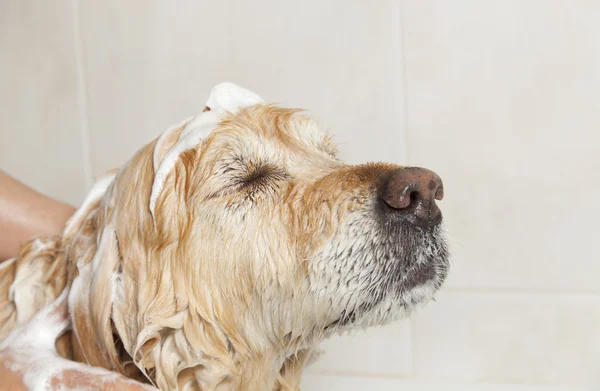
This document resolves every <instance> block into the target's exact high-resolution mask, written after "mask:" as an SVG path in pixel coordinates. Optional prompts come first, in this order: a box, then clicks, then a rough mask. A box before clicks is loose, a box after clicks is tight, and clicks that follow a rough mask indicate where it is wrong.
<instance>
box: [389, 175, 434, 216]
mask: <svg viewBox="0 0 600 391" xmlns="http://www.w3.org/2000/svg"><path fill="white" fill-rule="evenodd" d="M443 197H444V186H443V184H442V179H441V178H440V177H439V176H438V175H437V174H436V173H435V172H433V171H430V170H427V169H425V168H420V167H407V168H401V169H399V170H396V171H393V172H392V173H391V175H390V176H389V177H388V178H387V179H386V180H385V181H384V183H383V188H382V193H381V199H382V201H383V202H384V203H385V205H387V207H388V208H387V209H388V211H390V212H398V213H402V214H404V215H406V216H407V217H408V220H409V221H411V222H413V223H415V224H420V225H431V224H436V223H438V222H439V221H440V220H441V216H442V213H441V211H440V208H439V207H438V206H437V204H436V203H435V200H441V199H442V198H443Z"/></svg>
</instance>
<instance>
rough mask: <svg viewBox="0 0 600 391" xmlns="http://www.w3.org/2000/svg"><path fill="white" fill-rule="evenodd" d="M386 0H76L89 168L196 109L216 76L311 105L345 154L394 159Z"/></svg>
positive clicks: (392, 58)
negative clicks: (290, 0)
mask: <svg viewBox="0 0 600 391" xmlns="http://www.w3.org/2000/svg"><path fill="white" fill-rule="evenodd" d="M396 4H397V3H394V2H393V1H392V0H386V1H381V2H376V3H372V4H370V5H369V6H365V3H364V2H362V1H350V2H347V1H335V2H332V3H328V4H323V3H322V2H319V1H316V0H311V1H308V2H303V3H302V5H301V6H297V7H290V6H289V4H284V3H281V2H277V1H266V2H259V3H252V4H250V3H247V2H242V1H237V0H228V1H224V2H202V3H192V2H176V3H164V2H158V1H151V2H145V1H144V2H142V1H133V2H127V3H122V2H117V1H115V0H111V1H108V2H84V3H82V4H81V9H82V12H81V15H82V35H83V38H84V42H85V50H84V54H85V68H86V76H87V82H88V97H89V112H90V127H91V132H92V141H93V143H92V144H93V161H94V171H95V173H96V174H97V173H100V172H102V171H105V170H107V169H109V168H111V167H114V166H117V165H120V164H122V163H123V162H124V161H125V160H126V159H128V158H129V157H130V156H131V155H132V154H133V152H134V151H135V150H137V149H138V148H139V147H140V146H141V145H143V144H144V143H146V142H148V141H149V140H150V139H151V138H153V137H154V136H156V135H157V134H159V133H160V132H161V131H162V130H163V129H164V128H166V127H167V126H168V125H170V124H172V123H174V122H176V121H178V120H181V119H183V118H186V117H187V116H189V115H192V114H195V113H197V112H198V111H199V110H201V109H202V107H203V104H204V101H205V99H206V96H207V93H208V90H209V88H210V87H211V86H212V85H214V84H216V83H217V82H220V81H223V80H231V81H234V82H236V83H238V84H240V85H243V86H246V87H248V88H251V89H253V90H255V91H256V92H257V93H259V94H260V95H262V96H263V97H264V98H265V99H266V100H268V101H272V102H278V103H281V104H283V105H286V106H295V107H303V108H307V109H309V110H311V111H312V112H313V113H314V114H315V116H316V117H317V118H319V119H320V120H321V121H322V122H323V124H324V125H325V126H327V127H330V128H331V129H332V130H333V131H334V132H335V133H337V134H338V137H337V140H338V141H339V142H340V147H341V150H342V153H343V155H344V157H346V158H347V159H349V160H350V161H353V162H363V161H366V160H389V161H397V162H401V161H403V157H404V143H403V135H402V131H401V127H402V124H403V121H404V117H403V112H402V107H403V106H402V102H401V94H400V92H401V91H399V84H400V80H399V79H398V72H397V70H398V67H399V61H398V59H397V56H398V53H399V51H398V50H397V49H398V46H397V43H398V41H399V36H398V34H396V33H397V27H398V24H397V19H398V13H397V12H395V8H396Z"/></svg>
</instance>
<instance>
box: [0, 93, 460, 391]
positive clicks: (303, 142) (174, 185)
mask: <svg viewBox="0 0 600 391" xmlns="http://www.w3.org/2000/svg"><path fill="white" fill-rule="evenodd" d="M442 197H443V184H442V181H441V179H440V178H439V176H438V175H436V174H435V173H433V172H432V171H429V170H426V169H423V168H417V167H402V166H398V165H395V164H388V163H369V164H363V165H348V164H345V163H344V162H342V161H341V160H340V159H339V157H338V152H337V150H336V148H335V145H334V143H333V141H332V138H331V136H330V135H329V134H328V133H327V132H325V131H324V130H323V129H322V128H321V127H320V126H319V125H318V123H317V122H316V121H315V120H313V119H312V118H310V117H309V116H308V115H306V114H304V112H303V111H301V110H296V109H287V108H281V107H278V106H275V105H270V104H266V103H265V102H264V101H263V100H262V99H261V98H260V97H259V96H258V95H256V94H255V93H253V92H250V91H248V90H245V89H243V88H241V87H238V86H236V85H234V84H232V83H222V84H219V85H217V86H216V87H214V88H213V89H212V90H211V93H210V95H209V99H208V101H207V103H206V107H205V109H204V111H203V112H202V113H200V114H199V115H197V116H195V117H192V118H188V119H186V120H185V121H183V122H181V123H179V124H176V125H174V126H172V127H171V128H169V129H167V130H166V131H165V132H164V133H163V134H162V135H161V136H159V137H158V138H157V139H155V140H153V141H152V142H151V143H149V144H148V145H146V146H144V147H143V148H142V149H140V150H139V151H138V152H137V153H136V154H135V155H134V156H133V157H132V158H131V160H129V162H127V164H125V166H124V167H123V168H121V169H120V170H118V171H114V172H111V173H108V174H107V175H105V176H104V177H103V178H101V179H100V180H99V181H98V182H97V183H96V184H95V186H94V187H93V189H92V190H91V192H90V193H89V195H88V197H87V198H86V200H85V201H84V203H83V205H82V206H81V207H80V208H79V209H78V211H77V212H76V214H75V215H74V216H73V217H72V218H71V219H70V220H69V222H68V223H67V225H66V227H65V230H64V232H63V233H62V235H61V236H59V237H54V238H37V239H34V240H32V241H30V242H28V243H26V244H25V245H24V247H23V248H22V250H21V254H20V256H19V257H18V258H16V259H13V260H11V261H9V262H7V263H5V264H3V265H1V266H0V311H1V312H0V341H2V340H4V342H3V344H4V348H6V347H10V346H11V341H13V342H14V341H15V340H18V341H21V343H26V342H23V341H24V340H26V339H27V338H25V337H23V335H25V336H27V335H32V333H31V332H29V333H28V332H23V330H27V328H28V327H29V328H31V327H33V326H31V325H32V324H34V323H36V322H33V321H32V320H35V319H36V316H42V315H40V314H42V313H45V314H46V315H43V316H48V314H49V313H53V312H52V311H54V312H56V311H57V310H56V308H58V307H60V306H64V308H68V316H66V315H64V314H63V316H62V318H61V319H62V320H60V321H52V320H49V321H48V322H50V323H52V322H54V323H52V324H56V325H58V326H57V327H55V328H56V331H55V332H53V333H50V334H51V338H50V339H51V342H52V343H50V345H52V348H54V339H57V342H56V351H57V352H58V354H59V355H60V356H62V357H64V358H65V359H68V360H70V361H71V362H73V361H75V362H80V363H86V364H89V365H92V366H96V367H102V368H105V369H108V370H110V371H116V372H119V373H120V374H122V375H125V376H126V377H128V378H131V379H135V380H138V381H141V382H145V383H150V384H152V385H154V386H156V387H158V388H159V389H161V390H204V391H206V390H219V391H224V390H297V389H298V387H299V384H300V376H301V374H302V371H303V369H304V367H305V366H306V365H307V364H308V363H310V362H311V361H312V360H314V359H315V357H316V356H317V355H318V354H317V353H318V345H319V343H320V342H321V341H322V340H324V339H325V338H327V337H328V336H330V335H332V334H334V333H339V332H344V331H347V330H352V329H356V328H360V327H366V326H374V325H382V324H385V323H388V322H391V321H393V320H396V319H400V318H403V317H405V316H407V315H409V314H410V313H411V311H412V310H413V309H414V308H416V307H418V306H420V305H423V304H425V303H426V302H427V301H429V300H430V299H431V298H432V297H433V295H434V294H435V292H436V291H437V290H438V289H439V288H440V286H441V285H442V283H443V281H444V279H445V278H446V275H447V272H448V265H449V262H448V259H449V254H448V246H447V243H446V239H445V235H444V229H443V225H442V214H441V211H440V209H439V207H438V206H437V203H436V200H441V199H442ZM48 308H50V309H51V310H48ZM49 311H50V312H49ZM55 318H57V317H56V316H55ZM48 319H50V318H48ZM52 319H54V318H52ZM57 319H58V318H57ZM42 323H43V322H41V323H40V322H37V323H36V324H38V326H36V327H39V324H42ZM61 325H62V326H61ZM65 329H67V331H66V332H65ZM19 330H21V331H20V332H19ZM59 336H60V338H59ZM36 343H37V342H36ZM46 343H47V341H46ZM32 346H33V345H32ZM65 361H66V360H65Z"/></svg>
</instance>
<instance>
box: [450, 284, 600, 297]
mask: <svg viewBox="0 0 600 391" xmlns="http://www.w3.org/2000/svg"><path fill="white" fill-rule="evenodd" d="M442 292H447V293H469V294H473V293H475V294H483V295H485V294H509V295H510V294H515V295H519V294H527V295H561V296H564V295H580V296H600V291H599V290H594V289H589V290H588V289H581V290H576V289H563V290H561V289H551V288H511V287H507V288H502V287H490V288H477V287H452V286H449V287H443V288H442Z"/></svg>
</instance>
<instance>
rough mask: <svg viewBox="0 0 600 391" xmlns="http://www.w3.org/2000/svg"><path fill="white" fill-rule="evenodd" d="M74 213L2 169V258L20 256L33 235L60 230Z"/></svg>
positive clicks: (0, 178)
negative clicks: (23, 244) (20, 250)
mask: <svg viewBox="0 0 600 391" xmlns="http://www.w3.org/2000/svg"><path fill="white" fill-rule="evenodd" d="M74 212H75V208H73V207H72V206H71V205H67V204H65V203H62V202H59V201H56V200H54V199H52V198H49V197H46V196H45V195H43V194H40V193H38V192H37V191H35V190H33V189H32V188H30V187H27V186H26V185H24V184H23V183H21V182H19V181H17V180H16V179H14V178H13V177H11V176H10V175H8V174H6V173H5V172H3V171H0V232H2V235H0V261H3V260H6V259H9V258H12V257H15V256H17V254H18V253H19V248H20V246H21V244H22V243H23V242H24V241H25V240H27V239H29V238H31V237H32V236H37V235H54V234H58V233H60V232H61V231H62V228H63V227H64V225H65V222H66V221H67V219H68V218H69V217H70V216H71V215H72V214H73V213H74Z"/></svg>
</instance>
